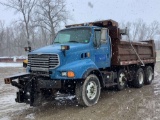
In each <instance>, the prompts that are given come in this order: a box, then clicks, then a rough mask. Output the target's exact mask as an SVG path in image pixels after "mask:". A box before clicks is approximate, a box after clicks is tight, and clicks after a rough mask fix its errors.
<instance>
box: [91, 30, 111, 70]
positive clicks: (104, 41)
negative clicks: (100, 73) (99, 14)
mask: <svg viewBox="0 0 160 120" xmlns="http://www.w3.org/2000/svg"><path fill="white" fill-rule="evenodd" d="M93 44H94V49H93V54H94V62H95V64H96V65H97V67H98V68H105V67H110V63H111V50H110V49H111V47H110V37H109V35H108V32H107V29H106V31H104V30H103V31H102V30H101V29H95V30H94V40H93Z"/></svg>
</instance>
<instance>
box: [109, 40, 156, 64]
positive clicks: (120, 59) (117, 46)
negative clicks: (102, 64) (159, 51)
mask: <svg viewBox="0 0 160 120" xmlns="http://www.w3.org/2000/svg"><path fill="white" fill-rule="evenodd" d="M139 58H140V59H141V60H140V59H139ZM141 61H143V62H144V64H146V63H155V62H156V52H155V44H154V41H153V40H148V41H143V42H130V41H122V40H119V39H113V40H112V65H130V64H141Z"/></svg>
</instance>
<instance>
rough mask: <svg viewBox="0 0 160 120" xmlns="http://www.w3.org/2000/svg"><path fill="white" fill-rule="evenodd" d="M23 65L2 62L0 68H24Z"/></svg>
mask: <svg viewBox="0 0 160 120" xmlns="http://www.w3.org/2000/svg"><path fill="white" fill-rule="evenodd" d="M22 66H23V64H22V63H5V62H0V67H22Z"/></svg>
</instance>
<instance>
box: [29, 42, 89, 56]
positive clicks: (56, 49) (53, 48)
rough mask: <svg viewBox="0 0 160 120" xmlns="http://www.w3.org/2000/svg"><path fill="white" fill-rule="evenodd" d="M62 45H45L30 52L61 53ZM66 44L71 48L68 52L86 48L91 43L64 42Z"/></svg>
mask: <svg viewBox="0 0 160 120" xmlns="http://www.w3.org/2000/svg"><path fill="white" fill-rule="evenodd" d="M61 45H62V44H54V45H49V46H45V47H42V48H39V49H36V50H34V51H32V52H31V53H30V54H52V53H57V54H58V53H61V52H62V51H61ZM64 45H69V46H70V50H67V52H71V53H73V52H77V51H79V50H81V51H82V50H85V49H87V48H88V47H89V44H81V43H73V44H72V43H70V44H64Z"/></svg>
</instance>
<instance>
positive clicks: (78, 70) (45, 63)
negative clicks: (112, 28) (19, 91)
mask: <svg viewBox="0 0 160 120" xmlns="http://www.w3.org/2000/svg"><path fill="white" fill-rule="evenodd" d="M110 42H111V40H110V37H109V34H108V30H107V29H104V28H100V27H96V26H92V27H90V26H83V27H71V28H67V29H63V30H61V31H59V32H58V34H57V36H56V37H55V39H54V41H53V44H52V45H49V46H46V47H43V48H40V49H37V50H34V51H32V52H30V53H29V55H28V60H29V61H28V67H27V69H28V72H31V73H36V74H43V75H46V76H49V77H50V78H51V79H56V80H61V79H71V80H73V79H81V78H82V77H83V76H84V74H85V72H86V71H88V70H89V69H95V70H96V69H97V70H98V69H100V68H106V67H110V63H111V48H110V46H111V45H110V44H111V43H110ZM69 73H72V76H69Z"/></svg>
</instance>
